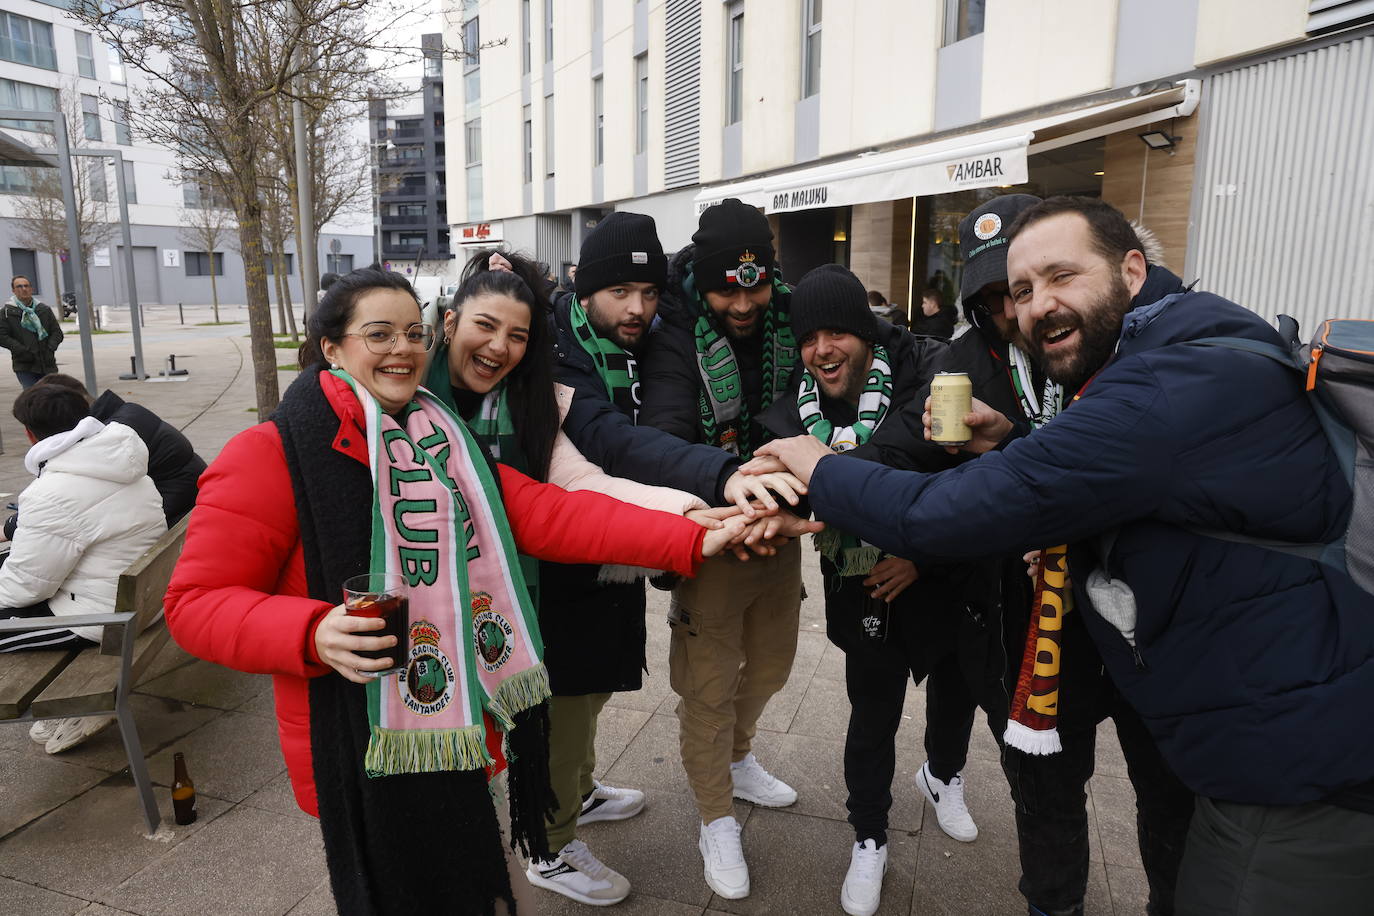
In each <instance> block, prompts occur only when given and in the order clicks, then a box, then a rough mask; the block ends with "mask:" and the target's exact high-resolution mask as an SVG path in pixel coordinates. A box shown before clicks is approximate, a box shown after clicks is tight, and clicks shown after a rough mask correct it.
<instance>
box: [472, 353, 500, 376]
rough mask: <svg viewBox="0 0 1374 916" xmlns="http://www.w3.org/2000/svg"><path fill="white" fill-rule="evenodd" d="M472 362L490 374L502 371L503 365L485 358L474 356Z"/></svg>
mask: <svg viewBox="0 0 1374 916" xmlns="http://www.w3.org/2000/svg"><path fill="white" fill-rule="evenodd" d="M472 361H473V362H474V363H476V364H477V365H478V367H479V368H482V369H486V370H488V371H490V372H500V371H501V363H498V362H496V361H494V360H490V359H487V358H486V357H485V356H473V357H472Z"/></svg>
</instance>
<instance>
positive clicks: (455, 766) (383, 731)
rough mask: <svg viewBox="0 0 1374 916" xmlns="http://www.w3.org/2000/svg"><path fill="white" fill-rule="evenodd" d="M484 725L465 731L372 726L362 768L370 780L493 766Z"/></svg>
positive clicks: (468, 727)
mask: <svg viewBox="0 0 1374 916" xmlns="http://www.w3.org/2000/svg"><path fill="white" fill-rule="evenodd" d="M492 762H493V761H492V759H491V755H490V754H489V753H487V743H486V740H485V735H484V730H483V728H482V724H481V723H480V722H479V723H477V724H476V725H469V726H467V727H466V728H462V729H432V730H431V729H392V728H382V727H381V726H380V725H374V726H373V727H372V737H371V739H370V740H369V741H368V742H367V754H366V755H365V756H364V757H363V768H364V769H365V770H366V771H367V775H368V776H371V777H377V776H388V775H395V774H397V773H441V772H445V771H448V770H477V769H481V768H482V767H487V766H491V764H492Z"/></svg>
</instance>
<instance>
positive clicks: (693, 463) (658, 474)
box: [558, 361, 739, 505]
mask: <svg viewBox="0 0 1374 916" xmlns="http://www.w3.org/2000/svg"><path fill="white" fill-rule="evenodd" d="M558 381H560V382H562V383H563V384H564V385H567V386H569V387H570V388H572V389H573V391H574V394H573V402H572V406H571V407H570V408H569V409H568V415H567V417H566V418H565V419H564V420H563V432H565V433H567V435H568V438H569V439H571V440H572V443H573V444H574V445H576V446H577V448H578V450H580V451H581V452H582V454H583V455H584V456H586V458H587V459H588V460H589V461H592V462H594V463H595V464H598V465H600V466H601V468H602V469H603V470H605V471H606V473H608V474H614V475H615V476H617V477H628V478H629V479H630V480H635V481H638V482H639V483H644V484H650V485H653V486H663V487H674V488H676V489H678V490H685V491H687V492H688V493H692V494H695V495H696V496H699V497H701V498H702V499H704V500H706V501H707V502H709V503H712V504H713V505H720V504H722V503H723V502H724V501H725V500H724V495H723V493H722V491H723V490H724V489H725V481H726V480H728V479H729V477H730V475H731V474H733V473H734V471H735V469H736V468H738V467H739V461H738V459H736V458H735V457H734V456H732V455H730V454H728V453H727V452H724V451H721V450H720V449H718V448H711V447H710V446H706V445H693V444H690V443H688V442H684V441H683V440H682V439H680V438H678V437H676V436H672V435H669V434H668V433H665V432H663V431H662V430H659V429H654V428H653V427H651V426H645V425H639V426H636V425H635V424H634V423H633V422H631V420H630V418H629V417H627V416H625V414H623V413H621V412H620V410H619V409H617V408H616V406H615V405H614V404H613V403H611V400H610V398H609V397H608V395H607V392H606V389H605V387H604V386H603V385H602V384H601V380H600V379H599V378H597V377H596V376H595V375H594V374H593V373H592V372H590V371H586V370H584V369H581V368H579V367H576V366H572V365H568V364H567V362H566V361H565V362H564V363H563V364H561V365H560V366H559V367H558ZM642 388H643V382H642V380H641V389H642ZM642 417H643V414H642V412H641V424H642Z"/></svg>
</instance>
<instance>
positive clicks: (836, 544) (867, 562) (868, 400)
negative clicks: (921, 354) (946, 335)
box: [797, 346, 892, 576]
mask: <svg viewBox="0 0 1374 916" xmlns="http://www.w3.org/2000/svg"><path fill="white" fill-rule="evenodd" d="M891 406H892V366H891V364H890V363H889V362H888V360H887V350H886V349H885V348H883V347H879V346H875V347H874V348H873V365H872V366H870V367H869V370H868V378H867V379H866V380H865V381H864V388H863V392H862V393H861V394H860V395H859V415H858V417H857V418H856V419H855V420H854V423H853V424H851V425H849V426H843V427H839V428H836V427H835V425H834V424H833V423H831V422H830V421H829V420H827V419H826V418H825V415H824V414H823V413H821V403H820V387H819V386H818V385H817V383H816V378H815V376H813V375H812V374H811V371H810V370H809V369H806V368H805V367H803V368H802V380H801V385H800V387H799V388H798V390H797V413H798V414H800V416H801V422H802V428H804V429H805V430H806V431H807V432H808V433H810V434H811V435H813V436H815V437H816V438H817V439H819V440H821V441H822V442H824V443H825V444H826V445H828V446H829V447H830V449H831V451H834V452H847V451H849V450H850V449H853V448H857V447H858V446H860V445H863V444H864V443H865V442H867V441H868V440H869V439H872V438H873V434H874V433H875V432H877V430H878V427H879V426H880V425H881V424H882V422H883V420H884V419H885V418H886V417H887V412H888V410H889V408H890V407H891ZM814 537H815V543H816V549H817V550H819V551H820V552H821V555H822V556H823V557H825V558H826V559H827V560H829V561H830V562H831V563H834V564H835V567H836V569H838V570H839V573H840V575H841V576H867V575H868V574H869V573H870V572H872V571H873V567H874V566H876V565H877V563H878V561H879V560H881V559H882V556H883V552H882V551H881V550H879V549H878V548H877V547H874V546H873V545H872V544H867V543H865V542H864V541H862V540H860V539H859V538H857V537H855V536H854V535H852V534H846V533H845V532H843V531H841V530H839V529H838V528H836V527H834V526H833V525H828V526H826V529H825V530H824V531H821V532H819V533H818V534H816V535H814Z"/></svg>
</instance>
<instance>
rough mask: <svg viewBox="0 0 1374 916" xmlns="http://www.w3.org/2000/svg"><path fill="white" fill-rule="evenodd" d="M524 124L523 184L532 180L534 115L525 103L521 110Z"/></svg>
mask: <svg viewBox="0 0 1374 916" xmlns="http://www.w3.org/2000/svg"><path fill="white" fill-rule="evenodd" d="M522 120H523V121H524V124H525V184H529V183H530V182H531V181H534V115H533V113H532V112H531V111H530V106H529V105H526V106H525V108H524V111H523V112H522Z"/></svg>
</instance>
